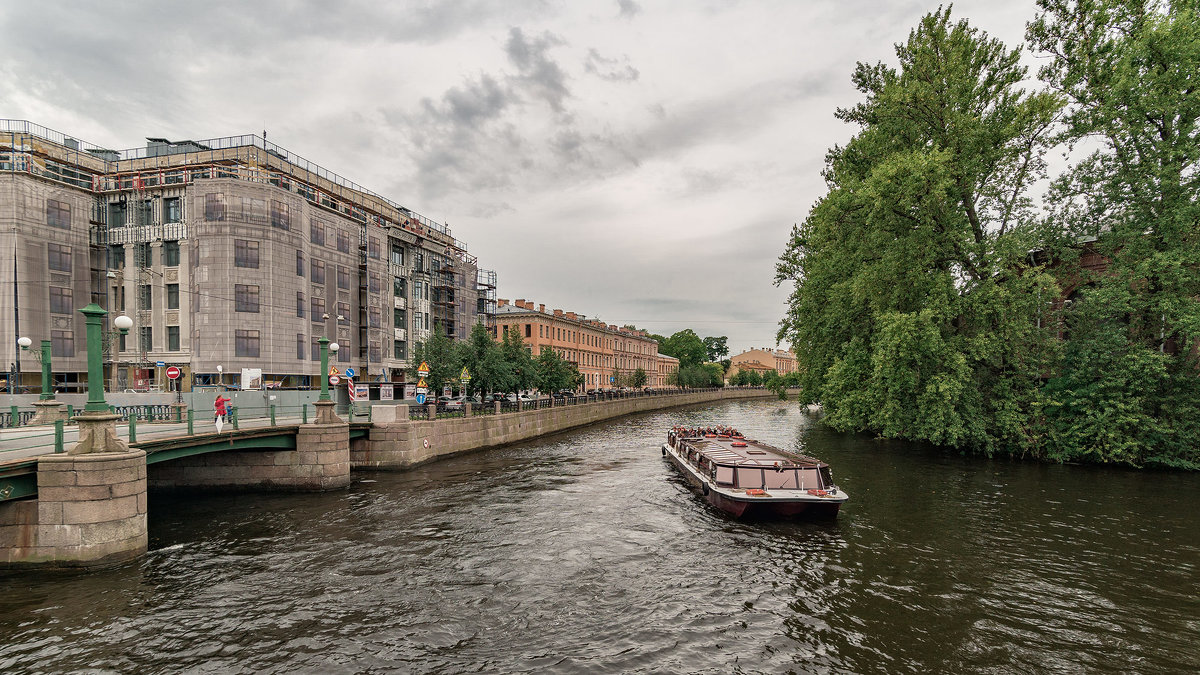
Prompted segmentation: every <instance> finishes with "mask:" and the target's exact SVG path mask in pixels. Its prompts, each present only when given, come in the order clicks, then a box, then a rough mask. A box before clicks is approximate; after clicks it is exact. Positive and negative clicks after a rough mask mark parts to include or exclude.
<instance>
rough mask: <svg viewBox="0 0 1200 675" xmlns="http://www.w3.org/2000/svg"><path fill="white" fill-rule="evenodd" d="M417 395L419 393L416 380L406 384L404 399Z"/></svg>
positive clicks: (410, 398)
mask: <svg viewBox="0 0 1200 675" xmlns="http://www.w3.org/2000/svg"><path fill="white" fill-rule="evenodd" d="M416 395H417V383H416V382H409V383H408V384H406V385H404V399H405V400H412V399H413V397H415V396H416Z"/></svg>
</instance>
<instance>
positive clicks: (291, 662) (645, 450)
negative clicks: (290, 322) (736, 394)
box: [0, 401, 1200, 673]
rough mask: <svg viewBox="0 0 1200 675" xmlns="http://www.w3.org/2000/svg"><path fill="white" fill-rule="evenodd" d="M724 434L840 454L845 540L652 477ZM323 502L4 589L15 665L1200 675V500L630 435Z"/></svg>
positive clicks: (751, 432) (960, 468)
mask: <svg viewBox="0 0 1200 675" xmlns="http://www.w3.org/2000/svg"><path fill="white" fill-rule="evenodd" d="M677 423H679V424H733V425H735V426H737V427H738V428H739V429H741V430H742V431H744V432H746V434H747V435H748V436H751V437H755V438H758V439H761V440H765V441H767V442H769V443H772V444H774V445H779V446H781V447H785V448H791V449H794V450H799V451H803V452H806V453H809V454H813V455H816V456H818V457H821V458H822V459H825V460H827V461H828V462H829V463H830V464H831V465H832V466H833V469H834V477H835V478H836V479H837V482H838V483H839V485H840V486H841V487H842V488H843V489H845V490H847V491H848V492H849V494H850V501H849V502H848V503H847V505H846V506H844V507H843V509H842V513H841V515H840V516H839V518H838V520H837V521H836V522H833V523H742V522H737V521H734V520H730V519H728V518H727V517H725V516H724V515H722V514H721V513H719V512H717V511H715V510H713V509H712V508H710V507H709V506H708V505H707V504H706V503H704V502H703V501H702V500H701V499H700V498H699V497H698V496H697V495H696V494H694V493H692V492H691V491H689V489H688V488H687V487H686V485H685V484H684V483H683V481H682V480H681V479H680V478H679V476H677V475H676V474H675V473H674V472H673V470H672V469H671V467H670V466H669V465H668V464H667V463H666V462H665V461H664V460H663V459H662V457H661V455H660V452H659V450H658V446H659V445H660V443H661V440H662V438H663V433H664V430H665V429H666V428H667V427H669V426H671V425H673V424H677ZM354 478H355V482H354V483H353V485H352V486H351V487H350V489H349V490H347V491H340V492H333V493H328V494H320V495H308V494H306V495H286V494H285V495H276V494H253V495H250V494H214V495H194V494H193V495H186V496H185V495H174V494H152V496H151V502H150V515H151V520H150V548H151V551H150V553H149V554H148V555H147V556H146V557H145V558H144V559H142V560H140V561H138V562H137V563H133V564H130V565H126V566H124V567H121V568H117V569H112V570H107V571H103V572H96V573H90V574H82V575H73V576H61V575H52V574H35V575H30V574H28V573H26V574H21V575H8V576H4V577H0V590H2V591H3V592H2V593H0V672H3V673H58V672H66V671H83V670H87V671H89V672H103V671H111V672H127V673H128V672H178V671H188V672H196V673H238V672H242V673H258V672H322V673H384V672H419V673H459V672H485V673H517V672H520V673H542V672H562V673H700V672H702V673H786V672H799V673H805V672H828V673H848V672H859V673H905V672H920V673H927V672H941V673H1010V672H1019V673H1055V672H1058V673H1077V672H1098V673H1172V672H1179V673H1194V672H1197V671H1200V569H1198V567H1200V517H1198V515H1197V511H1198V509H1200V480H1198V479H1197V477H1196V476H1194V475H1187V474H1168V473H1136V472H1131V471H1122V470H1103V469H1094V468H1085V467H1064V466H1043V465H1038V464H1032V463H1020V462H1012V461H1008V460H1003V461H999V460H994V461H990V460H986V459H980V458H971V457H967V458H964V457H960V456H957V455H953V454H946V453H941V452H938V451H934V450H929V449H925V448H920V447H915V446H908V445H905V444H902V443H894V442H882V441H877V440H873V439H870V438H867V437H856V436H848V435H838V434H833V433H830V432H828V431H826V430H824V429H822V428H821V427H819V426H818V425H816V418H815V417H814V416H812V415H810V414H807V413H805V412H803V411H801V410H800V409H799V408H798V407H797V406H796V404H795V403H791V404H785V403H779V402H765V401H759V402H731V403H725V404H720V405H715V406H709V407H700V408H690V409H679V410H671V411H664V412H659V413H653V414H644V415H638V416H633V417H627V418H623V419H620V420H616V421H613V422H610V423H606V424H603V425H598V426H594V427H589V428H587V429H583V430H579V431H574V432H570V433H567V434H562V435H559V436H554V437H551V438H546V439H542V440H539V441H537V442H532V443H526V444H522V445H518V446H513V447H508V448H504V449H500V450H495V451H491V452H487V453H479V454H475V455H470V456H463V457H458V458H453V459H449V460H446V461H443V462H440V463H436V464H432V465H428V466H425V467H422V468H419V469H417V470H413V471H409V472H402V473H384V472H378V473H355V475H354Z"/></svg>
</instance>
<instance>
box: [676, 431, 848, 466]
mask: <svg viewBox="0 0 1200 675" xmlns="http://www.w3.org/2000/svg"><path fill="white" fill-rule="evenodd" d="M681 440H682V441H683V442H685V443H687V444H688V445H690V446H691V447H692V448H694V449H695V450H696V451H697V452H699V453H700V454H702V455H704V456H705V457H708V458H709V459H710V460H712V461H713V462H714V463H716V464H724V465H727V466H729V465H732V466H763V467H774V466H775V463H776V462H779V463H780V465H781V466H785V467H800V468H814V467H815V468H820V467H823V466H828V465H827V464H825V462H822V461H821V460H819V459H816V458H814V457H808V456H805V455H799V454H796V453H794V452H788V451H787V450H782V449H780V448H776V447H774V446H771V445H767V444H766V443H759V442H758V441H754V440H751V439H749V438H731V437H728V436H718V437H716V438H709V437H707V436H690V437H684V438H682V439H681Z"/></svg>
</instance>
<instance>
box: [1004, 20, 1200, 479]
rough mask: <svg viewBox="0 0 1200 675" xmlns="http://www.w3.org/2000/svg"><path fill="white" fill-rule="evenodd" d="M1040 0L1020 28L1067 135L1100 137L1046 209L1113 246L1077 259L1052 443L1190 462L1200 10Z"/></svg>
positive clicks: (1199, 212) (1195, 428)
mask: <svg viewBox="0 0 1200 675" xmlns="http://www.w3.org/2000/svg"><path fill="white" fill-rule="evenodd" d="M1038 5H1039V9H1040V11H1039V14H1038V16H1037V19H1036V20H1035V21H1033V22H1032V23H1031V24H1030V25H1029V27H1028V38H1029V41H1030V43H1031V44H1032V45H1033V46H1034V47H1035V48H1037V49H1039V50H1041V51H1042V52H1043V54H1044V55H1046V56H1048V57H1049V59H1048V63H1047V65H1046V66H1045V67H1043V68H1042V69H1041V72H1040V75H1041V77H1042V78H1043V79H1044V80H1045V81H1046V82H1048V83H1049V84H1050V86H1051V87H1052V88H1053V89H1054V90H1055V91H1056V92H1058V93H1060V94H1061V95H1063V96H1064V97H1065V98H1066V99H1067V101H1068V107H1067V108H1066V116H1065V118H1064V122H1065V127H1066V128H1065V131H1064V133H1063V140H1065V141H1066V142H1068V143H1070V144H1076V143H1079V142H1081V141H1087V142H1088V143H1089V146H1090V147H1097V146H1098V147H1097V149H1096V150H1095V151H1094V152H1092V153H1091V154H1090V155H1088V156H1087V157H1085V158H1084V159H1083V160H1082V161H1080V162H1079V163H1078V164H1077V165H1076V166H1074V167H1073V168H1072V169H1071V170H1070V171H1068V172H1067V173H1065V174H1064V175H1063V176H1062V177H1061V178H1060V179H1059V180H1058V181H1056V183H1055V185H1054V189H1053V192H1052V196H1051V199H1050V200H1049V201H1050V203H1051V204H1054V205H1056V208H1055V210H1054V213H1053V217H1054V219H1055V221H1056V222H1059V223H1061V224H1062V225H1063V227H1064V228H1065V229H1066V231H1067V234H1068V235H1070V236H1071V237H1073V238H1076V239H1089V240H1094V243H1093V244H1092V246H1094V248H1095V250H1096V252H1098V253H1099V254H1100V255H1102V256H1104V257H1105V258H1106V259H1107V260H1108V265H1107V269H1106V270H1104V271H1103V272H1102V273H1088V272H1086V271H1084V270H1076V271H1075V274H1076V275H1077V276H1078V278H1079V281H1080V282H1081V283H1080V288H1079V289H1078V292H1077V295H1076V297H1075V300H1076V301H1075V302H1073V303H1072V305H1071V308H1070V310H1069V311H1068V313H1067V314H1068V315H1067V318H1066V320H1067V324H1068V326H1069V328H1070V333H1069V340H1068V342H1067V346H1066V354H1065V358H1064V361H1063V363H1062V368H1061V369H1060V370H1059V372H1058V373H1057V375H1056V377H1054V378H1053V379H1052V380H1051V381H1050V382H1049V383H1048V384H1047V391H1048V393H1049V394H1050V402H1049V404H1048V406H1047V409H1046V410H1047V423H1048V425H1049V429H1048V433H1049V434H1050V442H1051V448H1050V452H1051V454H1052V456H1054V457H1056V458H1059V459H1072V460H1074V459H1090V460H1093V461H1103V462H1120V463H1125V464H1132V465H1144V464H1158V465H1164V466H1173V467H1186V468H1192V469H1200V449H1198V448H1200V385H1198V384H1197V376H1196V372H1197V368H1198V367H1200V364H1198V363H1197V362H1196V358H1195V356H1194V355H1193V352H1192V349H1191V348H1190V347H1193V346H1194V345H1195V344H1196V342H1197V340H1198V339H1200V190H1198V186H1200V172H1198V170H1197V169H1198V161H1200V123H1198V120H1200V88H1198V87H1197V85H1196V73H1197V72H1200V16H1198V15H1197V8H1196V5H1195V3H1184V2H1155V1H1153V0H1122V1H1119V2H1118V1H1116V0H1094V1H1088V2H1079V1H1072V0H1041V1H1040V2H1039V3H1038Z"/></svg>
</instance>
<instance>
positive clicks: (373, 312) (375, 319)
mask: <svg viewBox="0 0 1200 675" xmlns="http://www.w3.org/2000/svg"><path fill="white" fill-rule="evenodd" d="M382 321H383V314H382V312H380V311H379V308H378V307H371V308H370V309H368V310H367V325H368V326H370V327H371V328H379V324H380V323H381V322H382ZM376 360H378V359H376Z"/></svg>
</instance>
